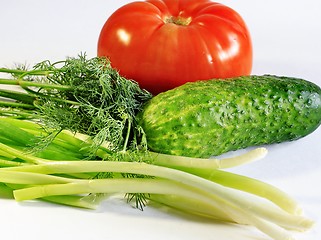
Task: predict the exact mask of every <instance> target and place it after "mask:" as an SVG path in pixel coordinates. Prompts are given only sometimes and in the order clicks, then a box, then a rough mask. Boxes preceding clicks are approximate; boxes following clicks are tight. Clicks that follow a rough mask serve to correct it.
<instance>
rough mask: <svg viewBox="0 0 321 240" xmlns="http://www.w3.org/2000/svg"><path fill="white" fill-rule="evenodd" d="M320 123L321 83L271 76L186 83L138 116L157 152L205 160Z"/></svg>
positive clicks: (303, 131)
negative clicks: (319, 84) (318, 84)
mask: <svg viewBox="0 0 321 240" xmlns="http://www.w3.org/2000/svg"><path fill="white" fill-rule="evenodd" d="M320 123H321V89H320V87H319V86H317V85H315V84H313V83H311V82H309V81H306V80H303V79H297V78H289V77H279V76H271V75H263V76H245V77H238V78H231V79H215V80H207V81H199V82H194V83H187V84H185V85H182V86H180V87H178V88H175V89H172V90H169V91H167V92H164V93H161V94H159V95H157V96H155V97H153V98H152V99H151V100H150V101H149V102H148V103H147V104H146V106H145V108H144V110H143V111H142V113H141V114H140V116H139V124H140V125H141V126H142V128H143V129H144V131H145V133H146V137H147V144H148V147H149V148H150V149H151V150H152V151H155V152H159V153H166V154H172V155H182V156H190V157H202V158H208V157H210V156H216V155H220V154H222V153H225V152H228V151H232V150H237V149H242V148H246V147H249V146H257V145H263V144H264V145H265V144H272V143H280V142H284V141H292V140H295V139H299V138H302V137H304V136H306V135H308V134H310V133H311V132H313V131H314V130H315V129H317V128H318V126H319V125H320Z"/></svg>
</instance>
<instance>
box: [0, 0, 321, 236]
mask: <svg viewBox="0 0 321 240" xmlns="http://www.w3.org/2000/svg"><path fill="white" fill-rule="evenodd" d="M127 2H130V1H125V0H117V1H110V0H104V1H103V0H92V1H84V0H81V1H80V0H77V1H76V0H68V1H67V0H63V1H62V0H56V1H48V0H42V1H40V0H39V1H36V0H30V1H22V0H0V6H1V7H0V67H12V66H13V65H14V64H15V63H27V64H30V66H32V65H33V64H34V63H36V62H39V61H42V60H45V59H50V60H52V61H55V60H61V59H64V58H65V57H66V56H76V55H77V54H79V53H80V52H87V54H88V56H89V57H94V56H95V55H96V45H97V39H98V35H99V31H100V29H101V27H102V25H103V24H104V22H105V20H106V19H107V17H108V16H109V15H110V14H111V13H112V12H113V11H115V10H116V9H117V8H118V7H120V6H121V5H123V4H125V3H127ZM221 3H224V4H226V5H228V6H230V7H232V8H234V9H235V10H237V11H238V12H239V13H240V14H241V15H242V16H243V18H244V19H245V21H246V22H247V25H248V27H249V29H250V31H251V34H252V40H253V45H254V68H253V74H265V73H269V74H277V75H287V76H294V77H301V78H305V79H307V80H310V81H312V82H315V83H317V84H318V85H320V86H321V24H320V23H321V14H320V10H321V3H320V1H319V0H307V1H304V3H303V2H302V1H298V0H292V1H289V0H283V1H279V0H278V1H277V0H270V1H253V0H251V1H250V0H243V1H221ZM268 149H269V154H268V156H267V157H266V158H265V159H263V160H261V161H259V162H256V163H253V164H251V165H248V166H244V167H239V168H237V169H234V170H233V171H235V172H239V173H242V174H245V175H248V176H252V177H255V178H259V179H261V180H264V181H267V182H269V183H272V184H274V185H276V186H278V187H280V188H281V189H283V190H284V191H286V192H288V193H289V194H291V195H292V196H293V197H294V198H296V199H297V200H298V201H299V202H301V204H302V206H303V208H304V209H305V211H306V215H307V216H309V217H310V218H312V219H314V220H315V221H316V222H317V224H316V226H315V227H314V228H313V229H312V230H311V231H309V232H307V233H304V234H296V235H297V238H298V239H304V240H317V239H321V227H320V221H321V190H320V182H321V128H319V129H318V130H317V131H315V132H314V133H313V134H311V135H309V136H307V137H305V138H304V139H301V140H298V141H296V142H291V143H284V144H279V145H274V146H269V147H268ZM0 226H1V238H3V239H8V240H11V239H24V240H29V239H67V238H69V239H78V240H83V239H89V238H90V239H126V238H133V239H136V238H137V239H138V238H140V239H167V240H172V239H184V240H189V239H191V240H192V239H193V240H194V239H201V240H212V239H213V240H214V239H219V240H227V239H229V240H230V239H237V240H265V239H268V238H267V237H265V235H263V234H261V233H259V232H257V231H256V230H254V229H252V228H250V227H243V226H234V225H232V226H231V225H224V224H218V223H213V222H209V221H206V220H202V219H196V218H192V217H187V216H182V215H179V214H177V213H173V212H171V211H168V210H167V209H163V208H161V207H159V206H158V207H147V208H146V209H145V211H144V212H141V211H138V210H135V209H132V208H131V207H130V206H128V205H126V204H125V203H123V202H122V201H119V200H112V201H106V202H104V203H103V204H102V206H101V207H100V208H99V209H98V210H96V211H87V210H79V209H74V208H68V207H62V206H57V205H50V204H45V203H42V202H25V203H16V202H14V201H13V200H5V199H0ZM4 236H5V237H4Z"/></svg>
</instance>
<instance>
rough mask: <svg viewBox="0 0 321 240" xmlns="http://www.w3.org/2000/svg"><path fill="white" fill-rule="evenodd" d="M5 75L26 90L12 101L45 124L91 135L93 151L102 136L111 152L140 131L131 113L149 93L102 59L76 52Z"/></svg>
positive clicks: (137, 138) (132, 143) (124, 147)
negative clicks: (29, 68) (34, 109)
mask: <svg viewBox="0 0 321 240" xmlns="http://www.w3.org/2000/svg"><path fill="white" fill-rule="evenodd" d="M8 71H9V70H8ZM11 74H12V76H13V77H14V79H12V80H11V82H12V84H17V85H20V86H21V87H22V88H23V89H24V90H25V91H26V94H22V93H19V95H18V94H16V95H17V96H19V99H16V100H18V102H19V104H29V106H30V107H31V105H32V106H33V107H35V108H36V111H35V112H36V114H37V118H39V119H41V120H42V121H43V122H44V123H45V124H44V125H45V126H48V129H52V130H53V131H60V130H62V129H67V130H70V131H72V132H75V133H77V132H79V133H83V134H87V135H89V136H92V137H93V150H95V149H97V148H98V147H99V146H100V145H101V144H102V143H103V142H106V141H107V142H109V146H110V150H112V151H116V152H117V151H126V150H128V149H130V148H131V147H135V146H137V145H140V143H138V142H139V141H140V139H143V138H142V131H141V129H138V128H139V127H138V126H137V123H136V120H135V116H136V114H137V113H138V112H140V111H141V110H142V107H143V105H144V103H145V102H146V101H147V100H149V99H150V98H151V94H150V93H149V92H147V91H145V90H142V89H141V88H140V87H139V85H138V84H137V83H136V82H135V81H132V80H128V79H126V78H124V77H122V76H120V74H119V73H118V72H117V70H115V69H114V68H112V67H111V65H110V62H109V60H108V59H107V58H99V57H95V58H91V59H88V58H87V57H86V54H80V55H79V56H78V57H77V58H67V59H66V60H64V61H59V62H55V63H51V62H50V61H48V60H46V61H43V62H40V63H38V64H36V65H35V66H34V67H33V69H32V70H26V68H24V67H20V68H19V69H16V70H12V72H11ZM137 141H138V142H137Z"/></svg>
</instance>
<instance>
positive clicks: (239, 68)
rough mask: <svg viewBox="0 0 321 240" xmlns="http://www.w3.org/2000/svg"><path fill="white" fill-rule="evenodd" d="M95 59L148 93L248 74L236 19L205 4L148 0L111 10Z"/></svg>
mask: <svg viewBox="0 0 321 240" xmlns="http://www.w3.org/2000/svg"><path fill="white" fill-rule="evenodd" d="M98 56H106V57H108V58H109V59H110V61H111V64H112V66H113V67H114V68H116V69H118V71H119V72H120V74H121V75H123V76H125V77H127V78H130V79H133V80H135V81H137V82H138V83H139V84H140V86H141V87H142V88H145V89H146V90H148V91H150V92H151V93H153V94H158V93H160V92H162V91H166V90H168V89H171V88H174V87H177V86H179V85H182V84H184V83H186V82H190V81H196V80H206V79H211V78H228V77H236V76H241V75H249V74H250V73H251V69H252V42H251V37H250V33H249V31H248V28H247V26H246V24H245V22H244V20H243V19H242V18H241V16H240V15H239V14H238V13H237V12H236V11H235V10H233V9H231V8H230V7H227V6H225V5H222V4H220V3H216V2H212V1H210V0H148V1H141V2H132V3H129V4H127V5H124V6H123V7H121V8H119V9H118V10H116V11H115V12H114V13H113V14H112V15H111V16H110V17H109V18H108V19H107V21H106V23H105V24H104V26H103V28H102V30H101V33H100V36H99V40H98Z"/></svg>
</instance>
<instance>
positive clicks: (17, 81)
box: [0, 78, 72, 90]
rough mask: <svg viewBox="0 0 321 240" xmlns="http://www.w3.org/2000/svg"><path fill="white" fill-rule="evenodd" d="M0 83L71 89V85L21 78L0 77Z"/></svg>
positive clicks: (23, 86) (24, 86)
mask: <svg viewBox="0 0 321 240" xmlns="http://www.w3.org/2000/svg"><path fill="white" fill-rule="evenodd" d="M0 84H3V85H16V86H21V87H22V88H26V87H38V88H45V89H56V90H71V89H72V87H71V86H68V85H60V84H53V83H39V82H31V81H25V80H21V79H5V78H0Z"/></svg>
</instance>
